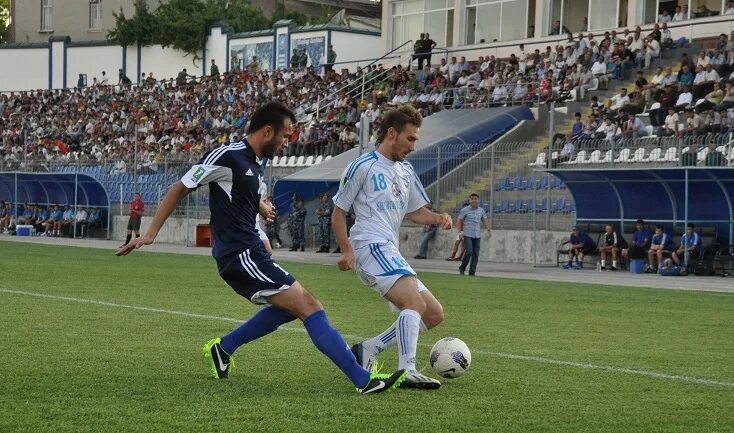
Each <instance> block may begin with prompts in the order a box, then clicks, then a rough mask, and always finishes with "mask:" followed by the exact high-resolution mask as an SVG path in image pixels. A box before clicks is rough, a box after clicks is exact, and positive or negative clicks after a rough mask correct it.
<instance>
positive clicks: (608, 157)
mask: <svg viewBox="0 0 734 433" xmlns="http://www.w3.org/2000/svg"><path fill="white" fill-rule="evenodd" d="M613 157H614V151H613V150H612V149H609V150H607V151H606V153H605V154H604V158H602V159H600V160H599V164H609V163H610V162H612V158H613Z"/></svg>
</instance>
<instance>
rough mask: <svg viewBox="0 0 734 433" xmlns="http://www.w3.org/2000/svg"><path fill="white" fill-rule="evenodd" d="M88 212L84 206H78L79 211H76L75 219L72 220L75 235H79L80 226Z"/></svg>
mask: <svg viewBox="0 0 734 433" xmlns="http://www.w3.org/2000/svg"><path fill="white" fill-rule="evenodd" d="M88 216H89V214H88V213H87V210H86V208H80V209H79V212H77V213H76V219H75V221H74V230H75V233H76V234H77V236H81V234H82V226H84V224H86V223H87V218H88Z"/></svg>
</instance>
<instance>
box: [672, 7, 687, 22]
mask: <svg viewBox="0 0 734 433" xmlns="http://www.w3.org/2000/svg"><path fill="white" fill-rule="evenodd" d="M686 19H688V17H686V16H685V15H684V14H683V12H682V11H681V8H680V6H676V7H675V13H674V14H673V21H683V20H686Z"/></svg>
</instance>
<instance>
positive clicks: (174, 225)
mask: <svg viewBox="0 0 734 433" xmlns="http://www.w3.org/2000/svg"><path fill="white" fill-rule="evenodd" d="M310 213H311V212H309V214H310ZM152 219H153V218H152V217H148V216H144V217H143V219H142V223H141V230H142V232H145V230H147V228H148V227H149V226H150V222H151V220H152ZM127 220H128V216H127V215H122V216H121V215H115V216H113V217H112V228H111V230H110V236H111V239H114V240H119V241H123V240H124V239H125V235H126V234H127ZM198 224H209V219H189V220H188V221H187V219H186V218H169V219H167V220H166V223H165V224H164V225H163V228H161V231H160V233H159V234H158V236H157V237H156V242H158V243H167V244H176V245H188V246H193V245H194V244H195V243H196V226H197V225H198ZM422 230H423V228H422V227H417V226H403V227H401V228H400V252H401V253H402V254H403V255H404V256H405V257H413V256H414V255H416V254H417V253H418V249H419V248H420V244H421V239H422ZM568 234H569V233H568V232H567V231H565V232H559V231H544V230H538V231H537V233H535V232H533V231H532V230H493V231H492V238H491V239H487V237H486V236H483V238H482V245H481V248H480V254H479V260H480V261H493V262H503V263H527V264H532V263H533V260H534V251H533V245H536V244H537V246H538V264H553V265H555V264H556V250H557V249H558V245H559V244H560V243H561V242H562V241H563V240H565V239H567V238H568ZM280 237H281V239H282V240H283V242H284V246H289V245H290V238H289V236H288V230H287V227H285V225H282V226H281V231H280ZM455 238H456V230H448V231H444V230H439V231H438V232H437V233H436V237H435V238H434V239H433V241H432V242H431V243H430V245H429V248H428V257H430V258H432V259H442V258H445V257H448V256H449V255H450V254H451V247H452V246H453V245H454V239H455ZM310 242H311V240H310V239H309V237H308V236H307V239H306V243H307V245H310V244H309V243H310ZM332 247H333V248H335V247H336V243H335V242H334V241H332Z"/></svg>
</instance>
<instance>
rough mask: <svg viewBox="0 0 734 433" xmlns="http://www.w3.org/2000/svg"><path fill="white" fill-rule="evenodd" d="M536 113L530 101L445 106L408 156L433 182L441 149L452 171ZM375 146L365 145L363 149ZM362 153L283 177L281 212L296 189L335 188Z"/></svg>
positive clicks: (278, 193)
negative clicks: (502, 105) (507, 104)
mask: <svg viewBox="0 0 734 433" xmlns="http://www.w3.org/2000/svg"><path fill="white" fill-rule="evenodd" d="M533 119H534V117H533V113H532V111H531V110H530V109H529V108H528V107H524V106H522V107H506V108H500V107H497V108H477V109H456V110H443V111H440V112H438V113H435V114H433V115H431V116H429V117H426V118H425V119H424V120H423V125H421V129H420V133H421V136H420V140H418V142H417V143H416V150H415V152H414V153H413V154H411V155H410V156H409V157H408V161H409V162H411V163H412V164H413V166H414V168H415V171H416V173H417V174H418V176H419V177H420V179H421V182H423V185H424V186H426V187H428V186H429V185H430V184H431V183H433V182H435V181H436V179H437V177H438V153H439V152H441V161H442V163H441V171H440V172H441V173H448V172H449V171H450V170H452V169H454V168H456V167H457V166H458V165H460V164H461V163H463V162H464V161H466V160H467V159H469V158H471V157H472V156H474V155H475V154H476V153H477V152H479V151H480V150H481V149H483V148H484V147H485V146H486V145H488V143H492V142H493V141H495V140H497V139H498V138H500V137H501V136H502V135H504V134H505V133H507V132H508V131H509V130H511V129H512V128H514V127H515V126H516V125H517V124H518V123H520V122H521V121H523V120H533ZM457 144H461V145H463V146H457ZM371 150H373V149H363V152H364V153H366V152H369V151H371ZM358 156H359V149H357V148H354V149H350V150H348V151H346V152H344V153H342V154H340V155H337V156H335V157H334V158H331V159H330V160H328V161H325V162H322V163H321V164H319V165H315V166H312V167H309V168H306V169H303V170H300V171H298V172H296V173H294V174H292V175H290V176H287V177H285V178H283V179H281V180H279V181H278V182H277V183H276V184H275V189H274V194H273V195H274V199H275V205H276V206H277V207H278V212H280V213H281V214H284V213H285V212H287V210H288V206H289V205H290V199H291V194H293V193H294V192H295V193H296V194H298V196H300V197H301V198H303V199H304V200H306V201H308V200H310V199H311V198H314V197H316V196H318V195H319V194H321V193H322V192H324V191H328V190H331V191H332V192H333V190H335V189H336V188H337V186H338V184H339V180H340V179H339V178H340V177H341V175H342V173H343V172H344V169H345V168H346V166H347V165H348V164H349V163H350V162H352V161H354V159H356V158H357V157H358Z"/></svg>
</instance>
